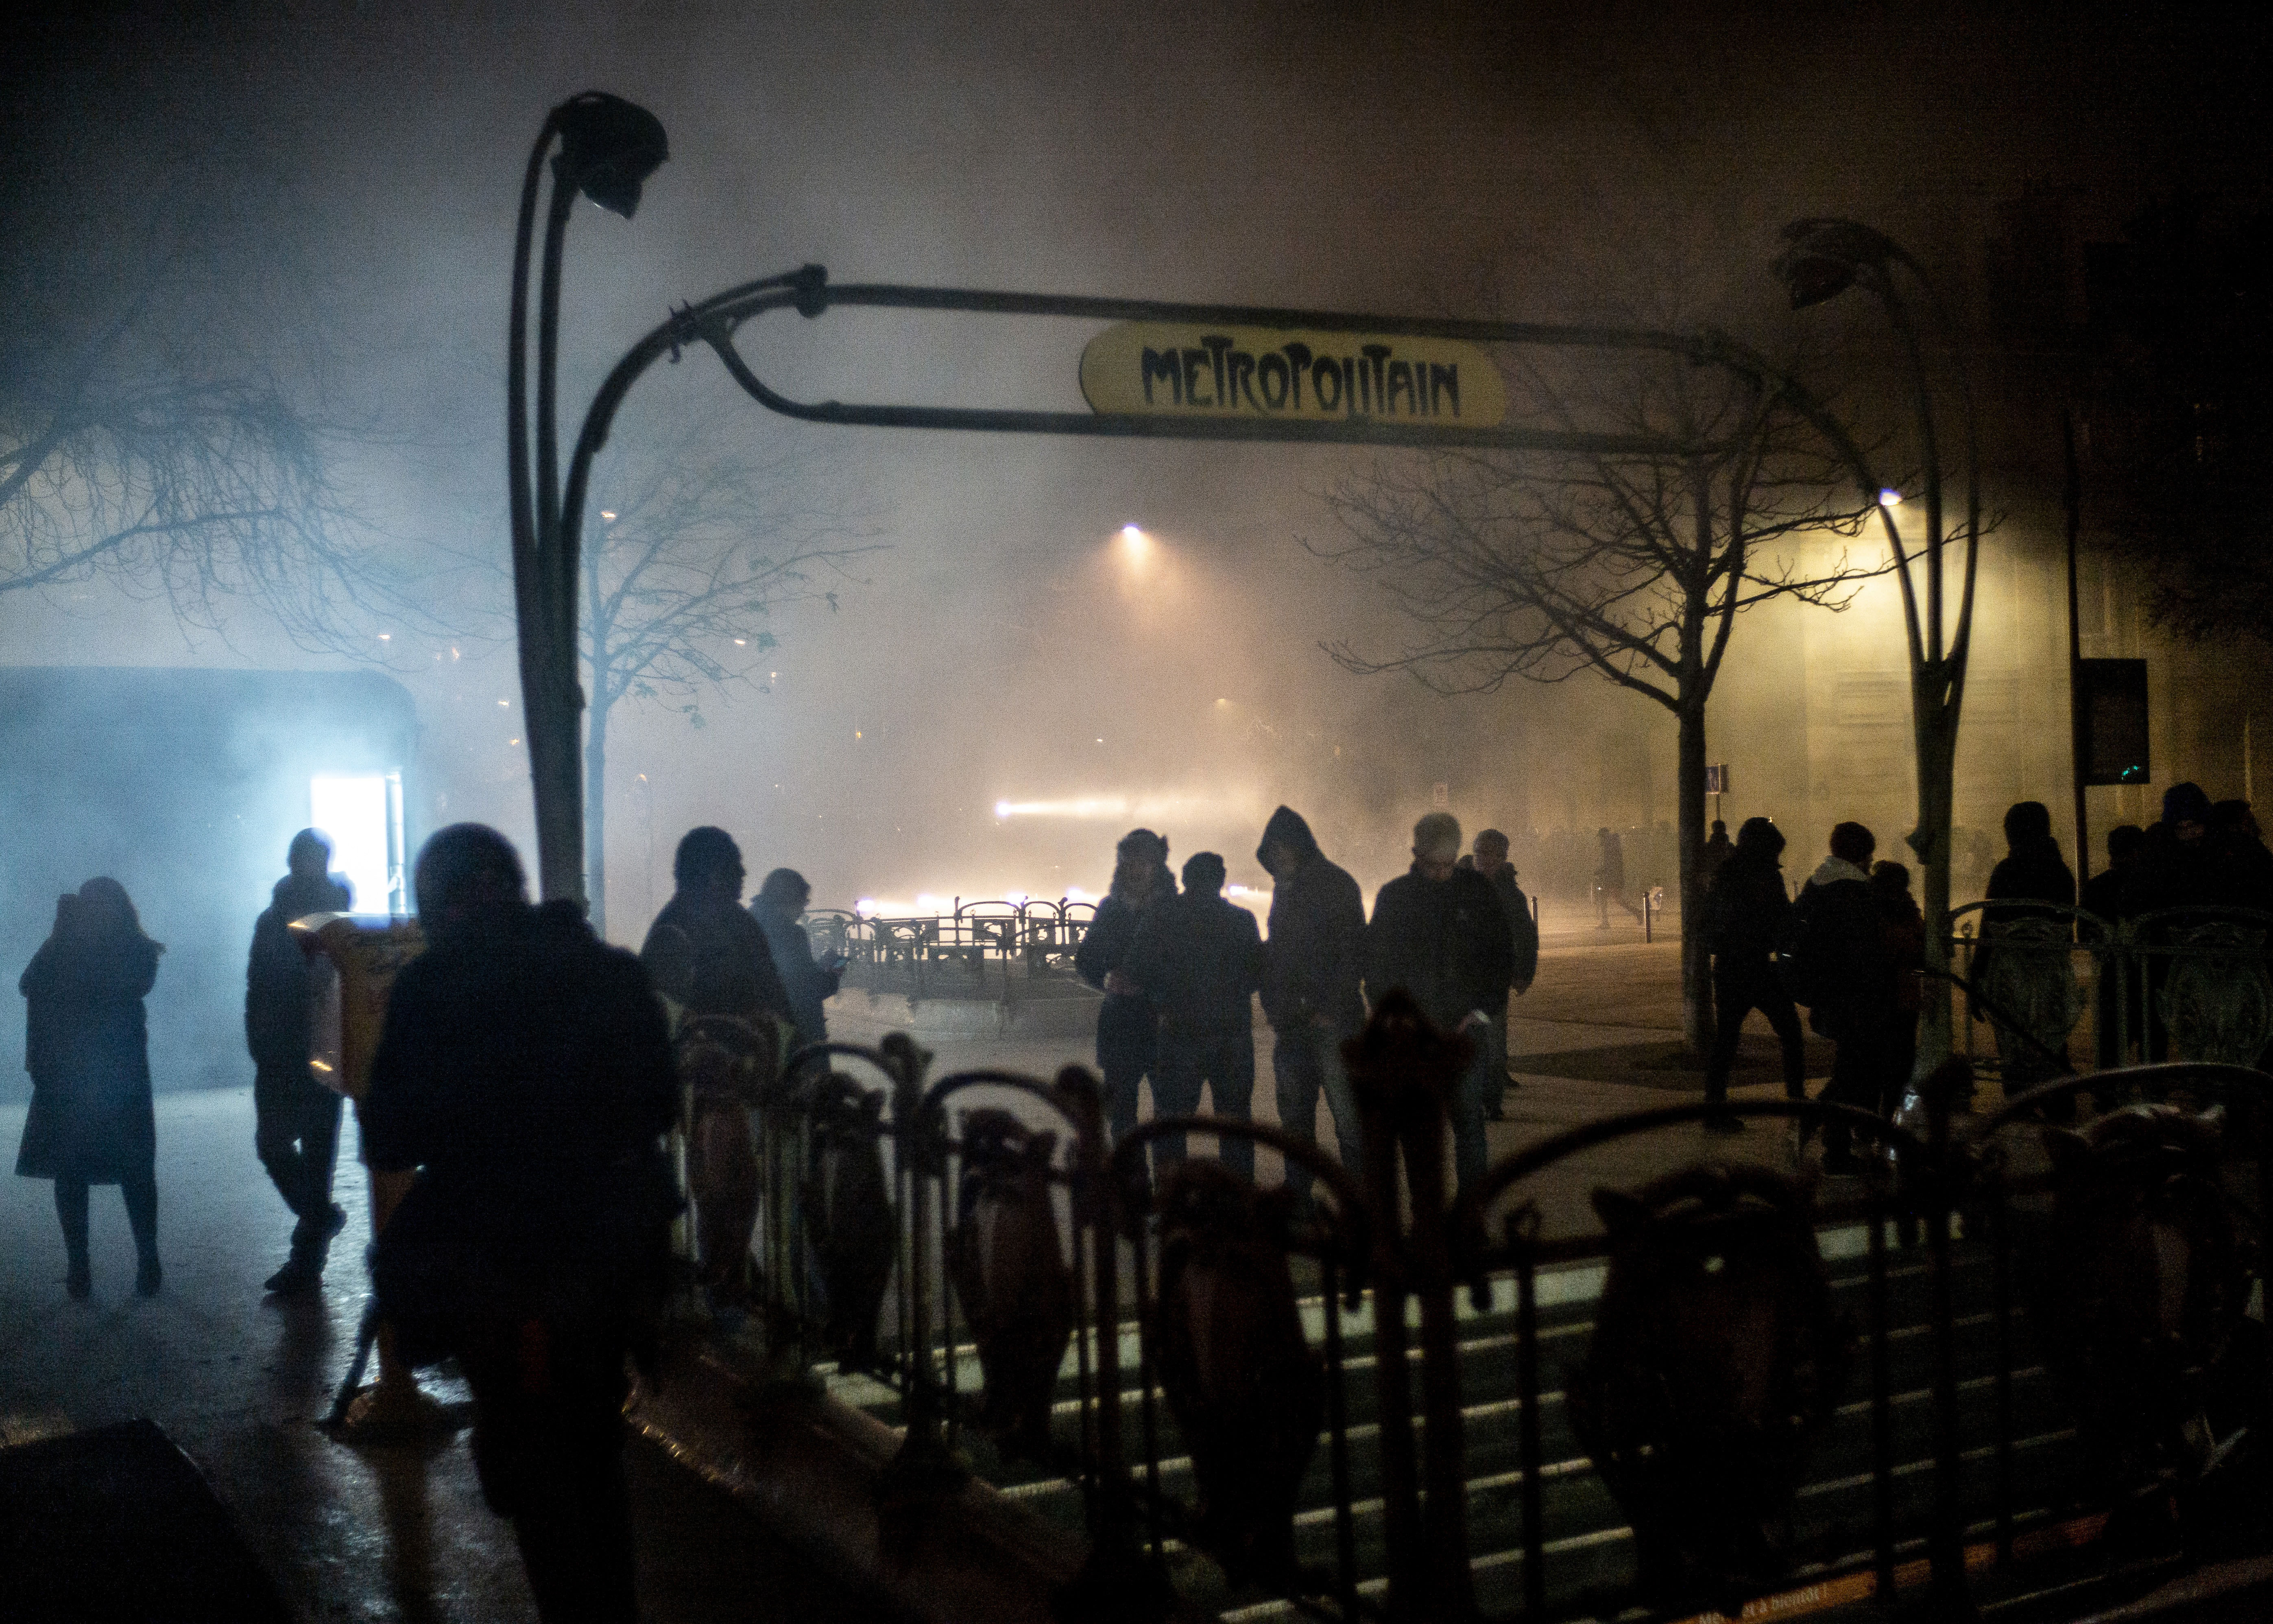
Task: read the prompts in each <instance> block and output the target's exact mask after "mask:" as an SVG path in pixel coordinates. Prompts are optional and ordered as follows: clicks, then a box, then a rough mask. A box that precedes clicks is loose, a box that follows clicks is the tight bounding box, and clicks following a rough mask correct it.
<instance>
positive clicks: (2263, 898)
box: [2209, 799, 2273, 914]
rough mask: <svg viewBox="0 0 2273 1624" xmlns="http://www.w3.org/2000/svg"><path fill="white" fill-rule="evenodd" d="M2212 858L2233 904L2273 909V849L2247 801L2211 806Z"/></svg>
mask: <svg viewBox="0 0 2273 1624" xmlns="http://www.w3.org/2000/svg"><path fill="white" fill-rule="evenodd" d="M2209 844H2210V853H2211V860H2212V861H2213V862H2215V863H2216V865H2217V870H2218V874H2219V876H2220V877H2221V879H2222V880H2223V882H2224V891H2225V895H2224V898H2223V901H2224V903H2225V905H2226V906H2229V907H2236V908H2253V909H2254V910H2256V911H2257V912H2258V913H2261V914H2267V913H2273V852H2269V851H2267V850H2266V849H2265V837H2264V834H2263V832H2262V831H2261V830H2259V828H2258V827H2257V815H2256V813H2254V812H2253V811H2251V810H2250V808H2249V803H2248V802H2247V801H2241V800H2238V799H2237V800H2233V801H2219V802H2217V804H2216V805H2215V806H2213V807H2211V808H2210V809H2209Z"/></svg>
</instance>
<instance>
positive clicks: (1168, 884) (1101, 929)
mask: <svg viewBox="0 0 2273 1624" xmlns="http://www.w3.org/2000/svg"><path fill="white" fill-rule="evenodd" d="M1175 894H1176V876H1174V875H1173V874H1170V873H1169V872H1168V843H1167V840H1166V839H1164V838H1161V837H1160V836H1159V835H1156V834H1154V833H1153V832H1152V831H1151V830H1149V829H1132V830H1130V831H1129V832H1128V833H1127V834H1125V835H1123V836H1121V839H1120V842H1119V843H1118V844H1117V845H1116V846H1114V863H1113V883H1112V885H1111V887H1110V888H1109V889H1108V890H1107V891H1106V894H1105V900H1104V901H1102V902H1100V903H1099V904H1098V905H1097V914H1096V916H1095V917H1094V918H1092V919H1091V921H1089V929H1087V930H1086V931H1084V933H1083V934H1082V938H1081V945H1080V946H1079V947H1078V948H1076V950H1075V951H1074V959H1073V964H1074V969H1075V971H1076V974H1079V975H1080V977H1081V979H1082V980H1083V981H1087V982H1088V983H1089V984H1090V985H1091V987H1094V988H1096V989H1099V991H1101V992H1103V993H1104V994H1105V1004H1104V1006H1103V1007H1102V1008H1100V1009H1099V1011H1098V1012H1097V1069H1098V1070H1099V1071H1100V1072H1102V1073H1103V1074H1104V1078H1105V1110H1106V1121H1107V1122H1109V1123H1110V1124H1112V1128H1113V1136H1114V1138H1115V1139H1120V1138H1121V1137H1122V1136H1124V1135H1126V1134H1127V1133H1128V1132H1129V1131H1130V1130H1131V1129H1133V1128H1134V1127H1136V1125H1137V1090H1138V1089H1139V1088H1140V1087H1142V1086H1143V1085H1144V1079H1145V1076H1146V1074H1147V1073H1149V1072H1151V1071H1152V1067H1153V1063H1154V1061H1155V1060H1156V1059H1157V1058H1158V1057H1159V1036H1160V1033H1159V1028H1160V1018H1159V1010H1158V1009H1156V1008H1155V1007H1154V1005H1153V1003H1152V999H1151V998H1150V997H1148V996H1145V989H1144V983H1142V982H1141V981H1138V980H1137V977H1136V976H1135V975H1134V974H1131V973H1130V972H1129V968H1128V959H1129V949H1130V948H1132V947H1134V946H1135V945H1136V943H1137V928H1138V927H1139V926H1140V925H1142V924H1143V923H1144V915H1145V914H1146V913H1147V912H1148V911H1149V910H1150V909H1152V907H1154V906H1157V905H1159V903H1162V902H1165V901H1167V899H1168V898H1171V897H1173V896H1174V895H1175Z"/></svg>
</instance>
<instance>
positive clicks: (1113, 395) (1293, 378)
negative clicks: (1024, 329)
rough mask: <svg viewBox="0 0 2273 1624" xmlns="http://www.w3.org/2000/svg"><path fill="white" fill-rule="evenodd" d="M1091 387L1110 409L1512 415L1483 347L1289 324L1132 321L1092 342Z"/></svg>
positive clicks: (1092, 397) (1423, 423) (1340, 415)
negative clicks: (1298, 329)
mask: <svg viewBox="0 0 2273 1624" xmlns="http://www.w3.org/2000/svg"><path fill="white" fill-rule="evenodd" d="M1081 392H1082V395H1083V397H1084V399H1086V400H1087V401H1088V402H1089V406H1090V410H1091V411H1094V412H1097V413H1099V414H1100V415H1106V416H1137V417H1234V418H1247V419H1255V418H1264V419H1270V418H1279V419H1290V420H1294V421H1307V422H1314V423H1315V422H1330V421H1331V422H1339V421H1343V420H1348V419H1357V418H1366V419H1372V420H1375V421H1379V422H1389V423H1397V424H1401V425H1408V426H1413V427H1421V428H1426V427H1430V426H1439V427H1444V428H1455V427H1458V428H1489V427H1491V426H1493V425H1497V424H1498V423H1499V422H1500V421H1501V420H1502V419H1503V418H1504V417H1506V415H1507V391H1506V389H1505V387H1504V386H1503V385H1502V384H1501V382H1500V376H1499V369H1498V368H1497V367H1496V366H1494V365H1492V363H1491V359H1490V357H1488V356H1486V355H1485V354H1484V352H1483V351H1482V350H1480V349H1478V348H1477V347H1476V346H1474V345H1473V344H1467V343H1463V342H1459V341H1458V340H1454V339H1445V338H1409V337H1392V336H1388V335H1381V336H1376V335H1369V334H1365V333H1331V332H1294V331H1289V330H1287V329H1285V328H1280V327H1201V326H1184V325H1181V324H1177V323H1171V322H1151V321H1126V322H1122V323H1121V324H1120V325H1119V326H1117V327H1107V328H1106V330H1105V331H1104V332H1102V333H1099V335H1097V336H1096V337H1095V338H1093V339H1091V340H1090V341H1089V344H1088V346H1087V347H1086V348H1085V349H1084V350H1082V352H1081Z"/></svg>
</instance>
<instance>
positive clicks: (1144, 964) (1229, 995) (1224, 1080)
mask: <svg viewBox="0 0 2273 1624" xmlns="http://www.w3.org/2000/svg"><path fill="white" fill-rule="evenodd" d="M1224 877H1225V873H1224V862H1223V859H1222V858H1221V857H1219V856H1218V855H1217V854H1216V853H1213V852H1199V853H1194V854H1193V855H1192V856H1191V857H1190V858H1189V859H1188V860H1187V861H1186V862H1185V863H1184V890H1183V894H1182V896H1178V897H1167V898H1162V899H1161V900H1160V902H1159V904H1158V905H1157V906H1153V907H1151V908H1148V909H1146V910H1145V914H1144V922H1143V923H1142V924H1140V925H1139V926H1138V927H1137V939H1136V941H1135V942H1133V943H1132V944H1130V945H1129V958H1128V961H1127V962H1128V968H1129V974H1132V975H1134V976H1135V977H1136V978H1137V984H1138V985H1139V986H1141V987H1143V988H1144V990H1145V994H1146V996H1149V997H1150V998H1151V999H1152V1005H1153V1007H1154V1008H1155V1009H1157V1010H1158V1011H1159V1016H1160V1026H1159V1058H1158V1060H1157V1061H1156V1062H1155V1064H1154V1065H1153V1069H1152V1104H1153V1109H1155V1110H1156V1111H1157V1112H1158V1113H1159V1115H1160V1116H1196V1115H1197V1114H1198V1111H1199V1109H1200V1091H1201V1089H1202V1088H1203V1087H1205V1088H1207V1089H1208V1090H1210V1091H1211V1092H1212V1095H1213V1103H1214V1107H1215V1109H1214V1113H1213V1114H1214V1115H1216V1116H1224V1117H1228V1118H1230V1119H1231V1120H1233V1121H1234V1122H1251V1121H1253V1120H1254V1102H1255V1020H1254V1015H1253V1012H1252V1008H1253V1006H1252V1004H1251V1002H1250V1001H1251V999H1252V998H1253V996H1254V994H1255V991H1256V989H1257V988H1258V987H1260V986H1261V985H1262V984H1263V941H1262V937H1261V936H1260V935H1259V933H1258V932H1257V930H1256V928H1255V915H1254V914H1250V913H1249V912H1248V911H1247V910H1246V909H1245V908H1242V907H1241V906H1239V905H1238V904H1236V903H1234V902H1229V901H1227V900H1225V898H1224V896H1223V883H1224ZM1219 1145H1220V1147H1221V1149H1220V1151H1219V1154H1220V1156H1221V1158H1222V1161H1223V1163H1224V1165H1225V1166H1226V1167H1228V1168H1230V1169H1233V1170H1234V1171H1235V1172H1238V1173H1241V1174H1243V1175H1245V1176H1246V1177H1248V1178H1249V1180H1252V1179H1253V1178H1254V1177H1255V1141H1254V1140H1252V1139H1247V1138H1244V1137H1242V1136H1237V1135H1233V1136H1227V1137H1226V1138H1224V1139H1220V1140H1219ZM1153 1156H1154V1160H1155V1161H1156V1162H1159V1165H1160V1166H1161V1167H1163V1168H1166V1167H1167V1166H1169V1165H1171V1164H1173V1163H1174V1162H1182V1160H1183V1159H1184V1140H1183V1136H1182V1135H1181V1134H1172V1135H1165V1136H1163V1137H1162V1138H1161V1139H1159V1140H1158V1141H1157V1142H1156V1143H1155V1146H1154V1150H1153Z"/></svg>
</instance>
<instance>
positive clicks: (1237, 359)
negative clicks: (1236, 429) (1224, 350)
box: [1227, 350, 1263, 411]
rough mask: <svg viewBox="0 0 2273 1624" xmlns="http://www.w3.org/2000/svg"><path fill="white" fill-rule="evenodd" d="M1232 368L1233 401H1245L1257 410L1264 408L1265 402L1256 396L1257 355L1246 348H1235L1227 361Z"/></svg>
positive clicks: (1233, 402)
mask: <svg viewBox="0 0 2273 1624" xmlns="http://www.w3.org/2000/svg"><path fill="white" fill-rule="evenodd" d="M1227 365H1228V366H1229V367H1230V368H1231V403H1232V404H1233V405H1234V406H1236V405H1238V404H1239V402H1242V401H1245V402H1247V404H1248V406H1249V409H1250V410H1255V411H1261V410H1263V402H1260V401H1258V400H1257V399H1256V398H1255V357H1253V356H1251V355H1249V354H1248V353H1247V351H1245V350H1233V351H1232V352H1231V358H1230V360H1229V361H1228V362H1227Z"/></svg>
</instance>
